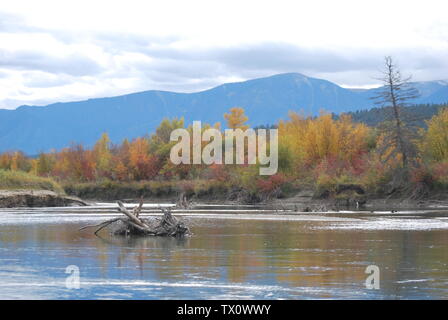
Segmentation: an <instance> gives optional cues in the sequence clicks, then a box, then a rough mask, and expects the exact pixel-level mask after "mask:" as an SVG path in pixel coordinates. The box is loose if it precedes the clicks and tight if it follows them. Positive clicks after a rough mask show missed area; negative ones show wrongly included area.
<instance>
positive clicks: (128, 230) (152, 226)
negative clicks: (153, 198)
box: [79, 199, 190, 237]
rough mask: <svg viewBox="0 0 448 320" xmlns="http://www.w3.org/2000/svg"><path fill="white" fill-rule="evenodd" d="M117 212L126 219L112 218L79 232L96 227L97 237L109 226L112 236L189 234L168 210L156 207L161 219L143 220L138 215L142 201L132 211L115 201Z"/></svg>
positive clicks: (180, 235) (171, 235)
mask: <svg viewBox="0 0 448 320" xmlns="http://www.w3.org/2000/svg"><path fill="white" fill-rule="evenodd" d="M117 203H118V211H120V212H121V213H123V214H124V215H125V216H126V217H120V218H114V219H111V220H107V221H104V222H102V223H100V224H96V225H88V226H84V227H82V228H81V229H79V230H84V229H86V228H93V227H96V228H97V229H96V230H95V232H94V234H95V235H98V232H100V231H101V230H102V229H104V228H106V227H108V226H111V229H112V230H111V233H112V234H114V235H138V236H164V237H183V236H185V235H189V234H190V230H189V228H188V227H187V226H186V225H185V224H184V223H183V222H182V221H179V220H178V219H177V218H176V217H174V216H173V215H172V214H171V210H170V209H169V208H162V207H158V209H159V210H161V211H162V212H163V216H162V218H152V219H143V218H140V217H139V216H140V213H141V210H142V207H143V199H140V203H139V205H138V206H136V207H135V208H134V209H133V210H132V211H129V210H128V209H126V208H125V206H124V205H123V203H122V202H121V201H117Z"/></svg>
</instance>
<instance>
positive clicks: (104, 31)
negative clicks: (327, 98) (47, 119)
mask: <svg viewBox="0 0 448 320" xmlns="http://www.w3.org/2000/svg"><path fill="white" fill-rule="evenodd" d="M444 2H446V0H441V1H437V0H425V1H410V0H407V1H398V0H394V1H391V0H387V1H378V0H375V1H360V0H357V1H344V0H338V1H321V0H313V1H297V0H295V1H283V0H275V1H263V0H256V1H250V0H237V1H233V0H225V1H224V0H220V1H214V0H199V1H196V0H188V1H185V0H179V1H177V0H176V1H174V0H163V1H157V2H155V1H154V2H153V1H143V0H142V1H134V0H126V1H114V0H108V1H100V0H89V1H84V0H77V1H61V0H55V1H50V0H39V1H35V0H34V1H33V0H30V1H22V0H14V1H2V2H1V4H0V108H7V109H13V108H15V107H17V106H19V105H22V104H30V105H44V104H48V103H51V102H57V101H72V100H82V99H87V98H92V97H103V96H113V95H120V94H124V93H131V92H136V91H143V90H149V89H160V90H170V91H179V92H192V91H198V90H203V89H208V88H211V87H213V86H216V85H218V84H221V83H224V82H232V81H241V80H246V79H251V78H256V77H262V76H268V75H272V74H276V73H284V72H300V73H303V74H305V75H308V76H313V77H318V78H324V79H327V80H330V81H333V82H335V83H337V84H339V85H342V86H346V87H372V86H375V85H378V81H377V80H375V77H377V76H378V72H379V70H380V69H381V66H382V62H383V57H384V56H385V55H392V56H393V57H394V59H395V60H396V61H397V62H398V65H399V67H400V68H401V70H402V72H403V73H405V74H412V75H413V79H414V80H416V81H424V80H439V79H448V19H446V13H447V12H448V10H447V9H448V5H446V4H444Z"/></svg>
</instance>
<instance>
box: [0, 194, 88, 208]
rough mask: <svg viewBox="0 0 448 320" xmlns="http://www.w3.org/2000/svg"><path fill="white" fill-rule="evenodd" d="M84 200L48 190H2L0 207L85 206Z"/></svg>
mask: <svg viewBox="0 0 448 320" xmlns="http://www.w3.org/2000/svg"><path fill="white" fill-rule="evenodd" d="M85 205H88V204H87V203H86V202H84V201H83V200H81V199H79V198H76V197H72V196H66V195H61V194H57V193H56V192H53V191H48V190H0V207H1V208H16V207H65V206H85Z"/></svg>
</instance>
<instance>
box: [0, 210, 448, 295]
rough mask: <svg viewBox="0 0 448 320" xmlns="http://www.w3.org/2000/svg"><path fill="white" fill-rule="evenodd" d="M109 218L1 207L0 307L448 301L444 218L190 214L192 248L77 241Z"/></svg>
mask: <svg viewBox="0 0 448 320" xmlns="http://www.w3.org/2000/svg"><path fill="white" fill-rule="evenodd" d="M106 212H113V211H110V210H109V211H108V210H94V209H88V208H87V209H86V208H83V209H81V208H80V209H77V208H52V209H1V210H0V299H447V298H448V250H447V248H448V212H446V211H445V212H443V211H420V212H415V211H414V212H412V211H409V212H400V213H398V214H397V213H396V214H391V213H349V212H347V213H323V214H302V215H300V214H296V215H281V214H263V213H257V212H254V213H253V214H226V213H217V214H200V215H190V216H183V217H182V219H184V220H185V221H186V222H187V223H188V224H189V225H190V226H191V229H192V231H193V233H194V235H193V236H192V237H190V238H187V239H171V238H170V239H168V238H137V239H136V238H117V237H114V238H112V237H111V236H110V235H108V233H107V231H106V232H102V233H101V234H102V237H101V238H100V237H95V236H94V235H93V234H92V231H93V230H83V231H78V229H79V228H80V227H82V226H84V225H87V224H92V223H99V222H101V221H103V220H104V219H107V218H109V217H112V216H113V215H112V214H107V213H106ZM369 265H375V266H377V267H378V268H379V271H380V278H379V284H380V288H379V289H367V288H366V285H365V281H366V278H367V277H368V276H369V274H366V272H365V271H366V268H367V267H368V266H369ZM68 266H75V268H78V269H79V276H80V288H79V289H76V288H67V287H66V279H67V277H69V276H70V274H67V273H66V270H67V267H68Z"/></svg>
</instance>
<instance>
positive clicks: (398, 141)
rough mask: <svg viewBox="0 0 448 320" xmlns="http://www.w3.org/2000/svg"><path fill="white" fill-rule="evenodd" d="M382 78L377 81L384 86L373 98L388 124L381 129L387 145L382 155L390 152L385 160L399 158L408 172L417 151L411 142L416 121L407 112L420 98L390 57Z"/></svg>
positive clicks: (385, 64) (386, 58) (386, 59)
mask: <svg viewBox="0 0 448 320" xmlns="http://www.w3.org/2000/svg"><path fill="white" fill-rule="evenodd" d="M382 74H383V75H382V77H381V78H379V79H378V80H381V81H382V82H383V84H384V85H383V86H382V87H381V88H379V89H378V90H377V95H376V96H375V97H373V99H375V100H376V104H379V105H381V107H383V108H385V109H386V115H387V117H386V121H385V122H384V123H383V124H382V125H381V126H380V130H381V131H382V133H383V134H384V145H383V146H380V147H379V151H380V152H385V151H388V156H387V159H386V160H388V159H390V157H392V156H394V155H397V154H400V155H401V161H402V167H403V168H404V169H405V171H407V168H408V167H409V164H410V162H411V161H412V160H413V159H414V157H415V155H416V147H415V145H414V143H413V142H412V140H413V137H414V136H415V130H413V129H412V120H413V119H410V118H408V117H407V116H406V110H405V108H406V107H407V106H409V105H410V104H411V103H412V100H413V99H415V98H417V97H418V96H419V94H418V91H417V90H416V89H415V88H413V87H412V85H411V83H410V82H409V81H410V80H411V77H410V76H409V77H405V78H403V77H402V75H401V73H400V70H399V69H398V67H397V66H396V65H395V64H394V63H393V61H392V58H391V57H385V61H384V70H383V71H382Z"/></svg>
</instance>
